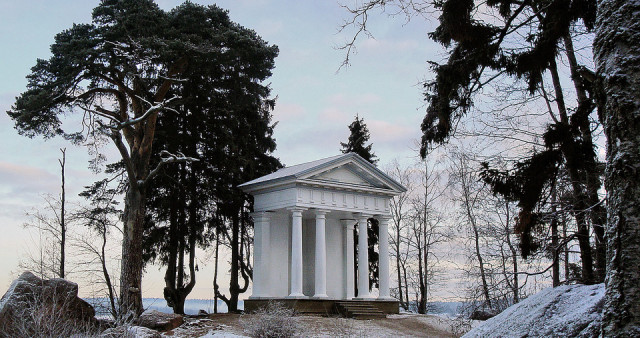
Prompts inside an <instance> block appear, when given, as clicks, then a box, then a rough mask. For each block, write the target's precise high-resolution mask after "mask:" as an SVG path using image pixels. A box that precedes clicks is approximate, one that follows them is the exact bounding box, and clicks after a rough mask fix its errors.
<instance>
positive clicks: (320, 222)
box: [313, 210, 328, 298]
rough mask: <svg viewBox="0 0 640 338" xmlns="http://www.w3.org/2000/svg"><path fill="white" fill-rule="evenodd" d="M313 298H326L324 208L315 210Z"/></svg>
mask: <svg viewBox="0 0 640 338" xmlns="http://www.w3.org/2000/svg"><path fill="white" fill-rule="evenodd" d="M315 214H316V255H315V256H316V257H315V293H314V295H313V297H315V298H327V297H328V296H327V249H326V248H327V244H326V237H325V220H326V214H327V211H326V210H316V211H315Z"/></svg>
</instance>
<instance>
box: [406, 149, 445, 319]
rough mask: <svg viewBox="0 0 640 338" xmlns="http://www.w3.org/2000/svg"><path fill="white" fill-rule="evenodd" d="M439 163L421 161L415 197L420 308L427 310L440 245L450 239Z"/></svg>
mask: <svg viewBox="0 0 640 338" xmlns="http://www.w3.org/2000/svg"><path fill="white" fill-rule="evenodd" d="M435 166H436V163H430V162H428V161H422V162H420V168H419V169H418V175H419V180H420V181H419V182H420V183H419V188H418V189H416V194H415V196H414V197H413V198H412V200H411V206H412V214H411V231H412V232H413V236H412V241H411V243H410V245H411V246H412V247H413V248H414V249H415V250H416V254H417V258H418V262H417V269H418V273H417V285H418V287H417V292H416V294H417V310H418V313H427V310H428V309H427V302H428V300H429V294H430V288H431V286H432V285H433V284H434V282H435V277H436V274H437V271H436V266H437V263H438V261H439V259H440V257H439V255H438V253H437V251H436V246H437V245H440V244H442V243H444V242H446V241H448V240H449V237H450V234H449V231H447V227H446V226H445V224H444V216H443V213H442V212H441V211H440V210H439V208H440V207H442V203H441V201H440V199H441V197H443V195H444V192H445V191H446V188H447V186H446V184H444V183H443V180H442V179H441V173H440V172H439V171H437V170H436V169H435Z"/></svg>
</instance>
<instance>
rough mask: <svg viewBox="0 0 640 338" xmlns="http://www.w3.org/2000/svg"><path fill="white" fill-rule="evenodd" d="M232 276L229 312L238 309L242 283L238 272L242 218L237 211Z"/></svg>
mask: <svg viewBox="0 0 640 338" xmlns="http://www.w3.org/2000/svg"><path fill="white" fill-rule="evenodd" d="M231 228H232V229H231V276H230V280H229V304H228V305H227V306H228V309H229V312H237V311H238V294H239V291H240V284H239V282H238V274H239V273H240V263H239V262H238V260H239V259H240V238H239V236H240V220H239V218H238V215H237V213H236V214H234V215H233V217H232V221H231Z"/></svg>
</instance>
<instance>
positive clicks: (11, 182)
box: [0, 162, 58, 197]
mask: <svg viewBox="0 0 640 338" xmlns="http://www.w3.org/2000/svg"><path fill="white" fill-rule="evenodd" d="M57 183H58V178H57V177H56V176H55V175H53V174H51V173H49V172H47V171H45V170H42V169H39V168H34V167H30V166H24V165H18V164H14V163H8V162H0V196H2V197H27V195H29V194H33V193H42V192H47V191H55V189H56V187H57Z"/></svg>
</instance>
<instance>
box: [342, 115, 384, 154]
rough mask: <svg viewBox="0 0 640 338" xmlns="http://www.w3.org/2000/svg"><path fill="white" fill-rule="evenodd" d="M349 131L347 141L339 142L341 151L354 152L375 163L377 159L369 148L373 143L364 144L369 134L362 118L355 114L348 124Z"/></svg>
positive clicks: (344, 152)
mask: <svg viewBox="0 0 640 338" xmlns="http://www.w3.org/2000/svg"><path fill="white" fill-rule="evenodd" d="M349 132H350V134H349V140H348V141H347V143H344V142H340V145H341V146H342V150H341V151H342V153H343V154H346V153H356V154H358V155H360V157H362V158H364V159H365V160H367V161H369V162H371V164H374V165H375V164H376V162H378V159H377V157H376V155H375V154H374V153H373V151H372V150H371V148H372V147H373V144H371V143H369V144H368V145H367V144H366V143H367V142H368V141H369V138H370V135H369V128H367V125H366V124H365V123H364V119H362V118H360V117H358V115H356V117H355V119H354V120H353V122H351V124H350V125H349Z"/></svg>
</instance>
